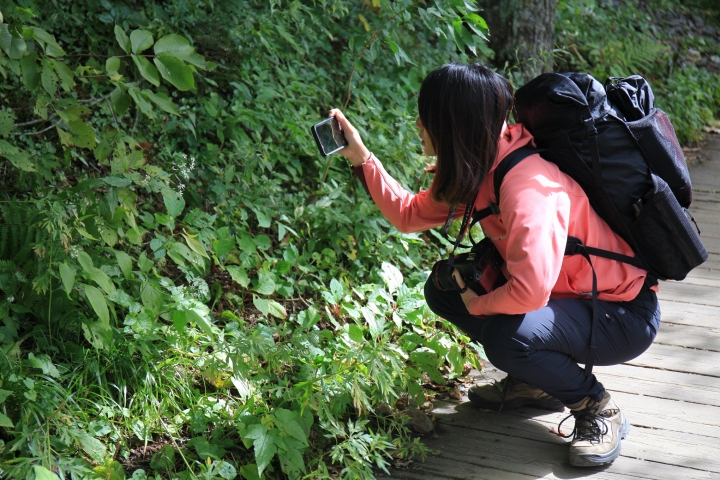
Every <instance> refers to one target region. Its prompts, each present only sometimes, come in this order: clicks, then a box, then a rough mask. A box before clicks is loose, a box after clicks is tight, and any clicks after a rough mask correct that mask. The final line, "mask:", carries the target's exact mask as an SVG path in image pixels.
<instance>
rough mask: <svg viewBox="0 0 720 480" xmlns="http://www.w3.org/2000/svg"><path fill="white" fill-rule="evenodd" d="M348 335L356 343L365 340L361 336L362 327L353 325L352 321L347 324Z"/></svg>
mask: <svg viewBox="0 0 720 480" xmlns="http://www.w3.org/2000/svg"><path fill="white" fill-rule="evenodd" d="M348 336H349V337H350V339H351V340H352V341H353V342H357V343H363V342H364V341H365V338H364V337H363V332H362V328H360V327H359V326H357V325H355V324H354V323H351V324H350V325H348Z"/></svg>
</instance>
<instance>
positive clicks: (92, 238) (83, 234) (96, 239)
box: [75, 227, 99, 241]
mask: <svg viewBox="0 0 720 480" xmlns="http://www.w3.org/2000/svg"><path fill="white" fill-rule="evenodd" d="M75 230H77V231H78V233H79V234H80V235H82V236H83V237H85V238H89V239H90V240H95V241H98V240H99V239H98V238H95V237H93V236H92V235H90V233H89V232H88V231H87V230H84V229H82V228H80V227H75Z"/></svg>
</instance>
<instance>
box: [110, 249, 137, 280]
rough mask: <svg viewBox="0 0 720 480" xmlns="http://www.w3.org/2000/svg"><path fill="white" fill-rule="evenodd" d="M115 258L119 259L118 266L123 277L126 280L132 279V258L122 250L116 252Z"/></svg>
mask: <svg viewBox="0 0 720 480" xmlns="http://www.w3.org/2000/svg"><path fill="white" fill-rule="evenodd" d="M114 252H115V258H117V262H118V266H119V267H120V270H122V272H123V276H124V277H125V279H126V280H130V278H132V265H133V263H132V257H130V255H128V254H127V253H125V252H123V251H121V250H114Z"/></svg>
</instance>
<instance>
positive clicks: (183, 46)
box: [155, 34, 195, 60]
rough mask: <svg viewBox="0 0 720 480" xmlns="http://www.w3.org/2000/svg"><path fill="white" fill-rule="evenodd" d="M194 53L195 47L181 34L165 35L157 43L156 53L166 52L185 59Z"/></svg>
mask: <svg viewBox="0 0 720 480" xmlns="http://www.w3.org/2000/svg"><path fill="white" fill-rule="evenodd" d="M193 53H195V49H194V48H193V47H192V46H191V45H190V42H188V40H187V39H186V38H185V37H181V36H180V35H175V34H170V35H165V36H164V37H162V38H160V39H158V41H157V42H156V43H155V55H161V54H166V55H171V56H173V57H177V58H180V59H183V60H184V59H186V58H187V57H188V56H190V55H192V54H193Z"/></svg>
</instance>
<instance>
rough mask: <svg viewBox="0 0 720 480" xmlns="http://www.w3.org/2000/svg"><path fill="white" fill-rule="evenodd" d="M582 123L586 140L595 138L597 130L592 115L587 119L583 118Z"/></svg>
mask: <svg viewBox="0 0 720 480" xmlns="http://www.w3.org/2000/svg"><path fill="white" fill-rule="evenodd" d="M583 123H584V124H585V129H587V136H588V138H592V137H597V134H598V131H597V128H595V121H594V120H593V118H592V115H591V116H590V117H589V118H583Z"/></svg>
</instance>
